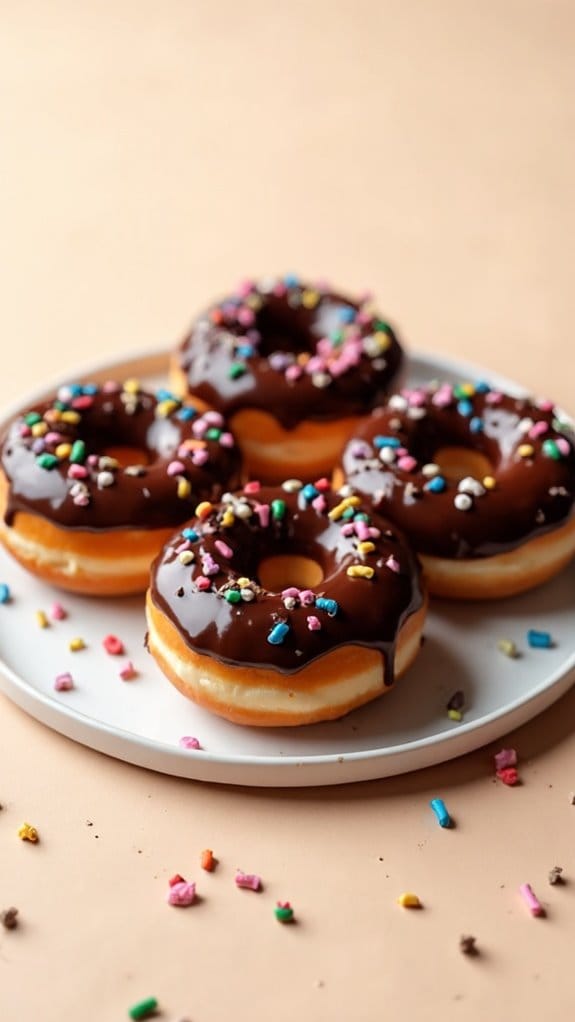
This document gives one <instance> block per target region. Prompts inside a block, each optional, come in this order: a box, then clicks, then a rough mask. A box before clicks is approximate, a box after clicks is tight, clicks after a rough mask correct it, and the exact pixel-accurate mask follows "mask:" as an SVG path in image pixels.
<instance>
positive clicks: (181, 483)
mask: <svg viewBox="0 0 575 1022" xmlns="http://www.w3.org/2000/svg"><path fill="white" fill-rule="evenodd" d="M176 492H177V494H178V497H179V498H180V500H186V498H187V497H189V496H190V494H191V492H192V485H191V483H190V480H189V479H184V477H183V476H180V477H179V479H178V487H177V490H176Z"/></svg>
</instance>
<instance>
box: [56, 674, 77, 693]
mask: <svg viewBox="0 0 575 1022" xmlns="http://www.w3.org/2000/svg"><path fill="white" fill-rule="evenodd" d="M54 688H55V689H56V692H69V691H70V690H71V689H73V688H74V679H73V677H72V675H71V674H70V672H69V671H66V672H65V673H64V674H57V675H56V680H55V681H54Z"/></svg>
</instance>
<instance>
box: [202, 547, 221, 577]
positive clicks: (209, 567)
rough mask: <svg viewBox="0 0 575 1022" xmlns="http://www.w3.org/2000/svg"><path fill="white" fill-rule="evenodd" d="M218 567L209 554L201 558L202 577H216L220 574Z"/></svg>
mask: <svg viewBox="0 0 575 1022" xmlns="http://www.w3.org/2000/svg"><path fill="white" fill-rule="evenodd" d="M220 570H221V569H220V566H219V564H218V563H217V561H214V558H213V557H212V555H211V554H207V553H206V554H204V556H203V557H202V571H203V573H204V575H208V577H211V576H212V575H218V574H219V572H220Z"/></svg>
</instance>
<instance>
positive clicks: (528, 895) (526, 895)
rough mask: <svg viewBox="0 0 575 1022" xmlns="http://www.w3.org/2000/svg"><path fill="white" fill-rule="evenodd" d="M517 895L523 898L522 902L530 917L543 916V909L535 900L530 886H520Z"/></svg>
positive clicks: (535, 897) (536, 899) (537, 900)
mask: <svg viewBox="0 0 575 1022" xmlns="http://www.w3.org/2000/svg"><path fill="white" fill-rule="evenodd" d="M519 893H520V895H521V897H522V898H523V901H524V902H525V904H526V905H527V908H528V909H529V911H530V913H531V915H532V916H544V915H545V909H544V908H543V905H542V904H541V902H540V901H539V899H538V898H537V896H536V894H535V892H534V890H533V888H532V887H531V884H521V885H520V887H519Z"/></svg>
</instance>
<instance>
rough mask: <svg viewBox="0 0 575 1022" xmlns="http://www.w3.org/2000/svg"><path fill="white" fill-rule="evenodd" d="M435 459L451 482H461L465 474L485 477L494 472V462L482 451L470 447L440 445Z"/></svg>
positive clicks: (478, 477)
mask: <svg viewBox="0 0 575 1022" xmlns="http://www.w3.org/2000/svg"><path fill="white" fill-rule="evenodd" d="M433 461H434V462H435V464H436V465H439V467H440V469H441V472H442V475H444V476H445V478H446V479H447V480H448V481H449V482H453V483H456V482H459V480H460V479H464V478H465V476H473V477H474V478H476V479H483V478H484V477H485V476H491V475H493V472H494V467H493V464H492V463H491V462H490V460H489V458H487V457H486V456H485V454H483V453H482V452H481V451H477V450H475V449H473V448H470V447H440V448H439V449H438V450H437V451H435V452H434V455H433Z"/></svg>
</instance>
